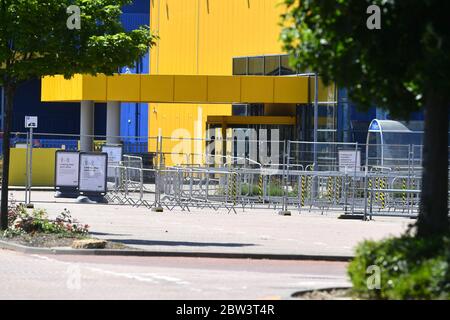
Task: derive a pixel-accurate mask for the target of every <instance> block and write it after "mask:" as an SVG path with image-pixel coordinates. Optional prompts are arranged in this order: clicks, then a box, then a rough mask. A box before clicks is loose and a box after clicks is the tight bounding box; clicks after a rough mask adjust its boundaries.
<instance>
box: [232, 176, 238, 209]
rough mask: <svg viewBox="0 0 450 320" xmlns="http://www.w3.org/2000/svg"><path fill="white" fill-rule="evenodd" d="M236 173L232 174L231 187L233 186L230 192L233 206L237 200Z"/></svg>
mask: <svg viewBox="0 0 450 320" xmlns="http://www.w3.org/2000/svg"><path fill="white" fill-rule="evenodd" d="M237 175H238V174H237V173H236V174H234V173H233V174H232V175H231V176H232V179H233V180H232V185H233V190H232V195H233V205H236V199H237V178H238V177H237Z"/></svg>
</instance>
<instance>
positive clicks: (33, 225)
mask: <svg viewBox="0 0 450 320" xmlns="http://www.w3.org/2000/svg"><path fill="white" fill-rule="evenodd" d="M8 214H9V217H10V220H9V228H8V230H6V231H5V232H4V233H3V236H8V237H11V236H15V235H21V234H34V233H49V234H59V235H62V236H79V235H86V234H88V232H89V226H88V225H82V224H80V223H79V222H78V221H76V220H75V219H73V218H72V216H71V214H70V212H69V211H68V210H67V209H64V211H63V212H62V213H61V214H60V215H59V216H58V217H57V218H56V219H55V220H51V219H49V218H48V215H47V212H46V211H45V210H43V209H35V210H33V212H32V213H31V214H30V213H29V212H28V211H27V209H26V208H25V207H24V206H23V205H18V206H15V207H14V208H11V209H10V211H9V213H8Z"/></svg>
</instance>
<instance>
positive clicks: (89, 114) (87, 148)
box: [80, 101, 94, 152]
mask: <svg viewBox="0 0 450 320" xmlns="http://www.w3.org/2000/svg"><path fill="white" fill-rule="evenodd" d="M80 107H81V108H80V151H83V152H91V151H93V150H94V143H93V142H94V102H93V101H81V106H80Z"/></svg>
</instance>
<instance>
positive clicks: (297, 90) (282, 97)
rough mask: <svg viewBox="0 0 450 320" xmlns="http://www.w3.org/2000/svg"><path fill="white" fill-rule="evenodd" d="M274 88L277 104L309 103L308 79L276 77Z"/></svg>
mask: <svg viewBox="0 0 450 320" xmlns="http://www.w3.org/2000/svg"><path fill="white" fill-rule="evenodd" d="M274 86H275V87H274V101H275V102H276V103H298V102H299V101H308V78H306V77H275V78H274Z"/></svg>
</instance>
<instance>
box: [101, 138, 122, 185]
mask: <svg viewBox="0 0 450 320" xmlns="http://www.w3.org/2000/svg"><path fill="white" fill-rule="evenodd" d="M102 152H104V153H107V154H108V166H109V168H108V169H109V170H108V178H114V177H115V173H116V169H115V168H111V167H113V166H119V165H120V162H121V161H122V146H119V145H117V146H110V145H104V146H102Z"/></svg>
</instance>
